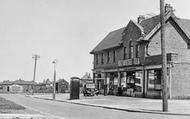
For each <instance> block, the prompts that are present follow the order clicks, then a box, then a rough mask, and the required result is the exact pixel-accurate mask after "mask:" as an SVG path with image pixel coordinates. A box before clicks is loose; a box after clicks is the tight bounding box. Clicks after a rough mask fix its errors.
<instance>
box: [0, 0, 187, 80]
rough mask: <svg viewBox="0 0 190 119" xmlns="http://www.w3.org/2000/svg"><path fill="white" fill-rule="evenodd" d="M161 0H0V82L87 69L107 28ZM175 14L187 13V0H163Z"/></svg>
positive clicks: (153, 10) (76, 73) (121, 24)
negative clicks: (36, 57)
mask: <svg viewBox="0 0 190 119" xmlns="http://www.w3.org/2000/svg"><path fill="white" fill-rule="evenodd" d="M159 1H160V0H0V82H1V81H4V80H17V79H19V78H21V79H22V80H26V81H31V80H33V70H34V59H32V56H33V55H34V54H38V55H40V59H39V60H38V61H37V70H36V81H37V82H42V81H43V80H44V79H47V78H49V79H50V80H53V70H54V67H53V64H52V61H53V60H54V59H57V65H56V70H57V79H59V78H64V79H66V80H67V81H69V80H70V78H71V77H73V76H77V77H82V76H83V75H84V74H85V73H86V72H89V73H92V69H93V56H92V55H91V54H89V52H90V51H91V50H93V48H94V47H95V46H96V45H97V44H98V43H99V42H100V41H101V40H102V39H103V38H104V37H105V36H106V35H107V34H108V33H109V32H111V31H113V30H116V29H119V28H121V27H125V26H126V25H127V23H128V22H129V20H130V19H132V20H136V19H137V17H138V16H139V15H145V14H151V15H152V14H159ZM166 2H167V3H170V4H171V5H172V6H173V7H174V9H175V10H176V11H175V14H176V16H177V17H181V18H187V19H190V14H189V11H190V7H189V3H190V1H189V0H166Z"/></svg>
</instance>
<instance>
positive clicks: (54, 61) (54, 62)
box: [52, 59, 57, 100]
mask: <svg viewBox="0 0 190 119" xmlns="http://www.w3.org/2000/svg"><path fill="white" fill-rule="evenodd" d="M52 63H53V64H54V81H53V100H55V92H56V91H55V90H56V89H55V83H56V63H57V60H56V59H54V60H53V62H52Z"/></svg>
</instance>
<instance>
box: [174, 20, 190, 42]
mask: <svg viewBox="0 0 190 119" xmlns="http://www.w3.org/2000/svg"><path fill="white" fill-rule="evenodd" d="M175 21H176V22H177V24H178V25H179V26H180V28H181V29H182V30H183V32H184V33H185V34H186V36H187V37H188V38H189V39H190V20H189V19H179V18H178V19H175Z"/></svg>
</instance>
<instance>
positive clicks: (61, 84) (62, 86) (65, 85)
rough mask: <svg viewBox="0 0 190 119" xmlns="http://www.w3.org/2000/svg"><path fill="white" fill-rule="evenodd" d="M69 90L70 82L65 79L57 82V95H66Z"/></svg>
mask: <svg viewBox="0 0 190 119" xmlns="http://www.w3.org/2000/svg"><path fill="white" fill-rule="evenodd" d="M68 90H69V82H67V81H66V80H65V79H59V80H58V81H56V92H57V93H66V92H68Z"/></svg>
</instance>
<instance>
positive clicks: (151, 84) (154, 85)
mask: <svg viewBox="0 0 190 119" xmlns="http://www.w3.org/2000/svg"><path fill="white" fill-rule="evenodd" d="M148 90H149V91H161V70H148Z"/></svg>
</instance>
